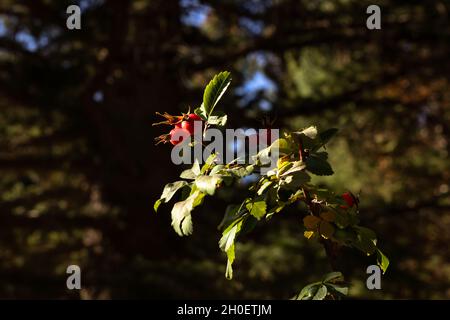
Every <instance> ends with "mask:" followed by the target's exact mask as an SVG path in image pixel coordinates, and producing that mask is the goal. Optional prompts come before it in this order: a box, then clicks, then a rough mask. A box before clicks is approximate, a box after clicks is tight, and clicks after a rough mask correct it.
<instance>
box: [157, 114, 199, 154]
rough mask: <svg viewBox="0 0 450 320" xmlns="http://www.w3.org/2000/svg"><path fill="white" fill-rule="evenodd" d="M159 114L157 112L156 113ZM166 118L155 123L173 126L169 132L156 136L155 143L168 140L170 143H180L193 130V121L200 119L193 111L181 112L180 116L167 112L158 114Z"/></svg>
mask: <svg viewBox="0 0 450 320" xmlns="http://www.w3.org/2000/svg"><path fill="white" fill-rule="evenodd" d="M158 114H159V113H158ZM159 115H161V116H163V117H164V118H166V119H167V120H166V121H163V122H159V123H155V125H156V124H168V125H171V126H173V128H172V130H170V132H169V134H164V135H161V136H159V137H157V138H156V140H157V144H158V143H161V142H164V143H166V142H170V143H171V144H172V145H174V146H175V145H177V144H179V143H181V142H182V141H183V140H184V138H185V137H190V136H192V135H193V134H194V131H195V121H202V118H200V117H199V116H198V115H196V114H195V113H188V114H183V115H182V116H171V115H169V114H168V113H164V114H159Z"/></svg>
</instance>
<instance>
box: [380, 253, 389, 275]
mask: <svg viewBox="0 0 450 320" xmlns="http://www.w3.org/2000/svg"><path fill="white" fill-rule="evenodd" d="M377 263H378V265H379V266H380V268H381V270H383V274H384V273H386V270H387V268H388V267H389V259H388V257H386V256H385V255H384V254H383V252H381V250H380V249H377Z"/></svg>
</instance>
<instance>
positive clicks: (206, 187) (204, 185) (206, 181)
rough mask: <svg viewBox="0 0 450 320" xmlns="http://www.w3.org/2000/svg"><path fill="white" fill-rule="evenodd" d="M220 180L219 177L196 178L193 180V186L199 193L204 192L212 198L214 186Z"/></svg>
mask: <svg viewBox="0 0 450 320" xmlns="http://www.w3.org/2000/svg"><path fill="white" fill-rule="evenodd" d="M220 180H221V179H220V177H219V176H198V177H197V178H196V179H195V185H196V186H197V188H198V190H200V191H201V192H205V193H207V194H209V195H211V196H212V195H214V192H215V191H216V186H217V184H218V183H219V182H220Z"/></svg>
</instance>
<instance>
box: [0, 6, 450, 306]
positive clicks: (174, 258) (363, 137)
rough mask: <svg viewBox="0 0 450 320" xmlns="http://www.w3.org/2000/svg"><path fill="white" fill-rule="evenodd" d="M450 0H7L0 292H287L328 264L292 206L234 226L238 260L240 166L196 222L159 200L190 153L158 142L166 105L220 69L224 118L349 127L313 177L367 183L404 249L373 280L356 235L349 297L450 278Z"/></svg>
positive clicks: (369, 203)
mask: <svg viewBox="0 0 450 320" xmlns="http://www.w3.org/2000/svg"><path fill="white" fill-rule="evenodd" d="M70 4H79V5H80V7H81V9H82V20H81V26H82V29H81V30H72V31H69V30H68V29H67V28H66V18H67V16H68V15H67V14H66V8H67V6H68V5H70ZM370 4H377V5H379V6H380V7H381V12H382V30H373V31H370V30H368V29H367V28H366V19H367V17H368V14H366V8H367V7H368V6H369V5H370ZM449 14H450V1H447V0H428V1H415V0H396V1H393V0H392V1H388V0H384V1H383V0H380V1H365V0H358V1H356V0H333V1H331V0H314V1H312V0H308V1H306V0H304V1H303V0H302V1H300V0H260V1H258V0H247V1H237V0H217V1H203V0H135V1H129V0H122V1H112V0H109V1H108V0H83V1H62V0H58V1H56V0H23V1H12V0H1V1H0V298H58V299H77V298H83V299H105V298H239V299H240V298H279V299H285V298H290V297H292V296H293V295H294V294H295V293H297V292H298V291H299V290H300V289H301V288H302V287H303V286H304V285H306V284H308V283H309V282H312V281H317V280H318V279H320V277H321V276H322V275H323V274H324V273H326V272H329V271H330V269H329V266H328V264H327V260H326V257H325V254H324V252H323V249H322V248H321V247H320V246H318V245H314V244H312V245H311V244H310V243H307V242H306V241H305V240H304V238H303V233H302V224H301V220H300V219H299V215H298V214H297V215H296V212H295V211H296V208H290V209H289V210H287V211H285V212H283V213H282V215H283V216H280V217H278V219H273V220H271V221H270V222H269V223H266V224H261V225H259V226H258V227H257V228H256V230H255V232H254V234H252V235H251V236H248V237H245V238H242V239H241V244H240V245H239V246H238V247H237V260H236V264H235V277H234V279H233V280H232V281H228V280H226V279H225V277H224V272H225V265H226V258H225V256H224V254H223V253H221V252H220V250H219V248H218V245H217V241H218V240H219V233H218V231H217V225H218V224H219V222H220V220H221V218H222V216H223V214H224V211H225V207H226V205H227V204H228V203H230V202H237V201H238V200H239V199H240V198H241V197H242V192H243V191H242V190H243V189H242V188H241V187H239V186H237V187H236V188H235V189H234V191H233V192H232V193H221V194H219V195H220V197H219V199H218V200H217V199H216V200H211V199H208V200H207V201H205V205H204V206H203V207H201V208H198V209H196V210H195V212H194V225H195V232H194V234H193V235H192V236H191V237H188V238H180V237H178V236H177V235H176V234H175V232H174V231H173V229H172V228H171V226H170V206H168V205H167V206H161V209H160V212H158V214H154V212H153V209H152V206H153V202H154V201H155V200H156V199H157V198H158V197H159V195H160V193H161V190H162V186H163V185H164V184H165V183H167V182H170V181H173V180H174V179H176V177H177V176H178V174H179V173H180V172H181V170H182V169H183V168H181V167H176V166H174V165H173V164H172V163H171V161H170V146H168V145H164V146H158V147H157V148H156V147H155V146H154V145H153V138H154V137H155V136H157V135H160V134H162V133H164V130H163V129H162V128H160V127H152V126H151V123H152V122H155V121H156V120H157V117H156V116H155V111H167V112H169V113H172V114H176V113H180V112H181V111H184V112H186V110H187V107H188V106H192V107H197V106H198V104H199V103H200V102H201V99H202V92H203V88H204V86H205V85H206V84H207V83H208V81H209V80H210V78H211V77H212V76H213V75H214V74H215V73H216V72H217V71H220V70H229V71H231V72H232V75H233V82H232V86H231V90H230V91H229V93H228V94H227V96H226V97H225V98H224V99H223V100H222V101H221V103H220V108H223V110H224V111H226V112H227V113H228V115H229V119H230V122H229V127H255V128H258V127H261V124H260V121H259V119H261V118H262V117H263V116H265V115H270V116H271V117H273V118H276V119H277V124H276V127H277V126H278V127H285V128H293V129H298V128H301V127H304V126H307V125H311V124H317V125H318V126H319V127H320V128H329V127H338V128H340V132H339V136H338V138H336V139H335V140H333V141H332V143H331V144H330V150H329V151H330V155H331V163H332V165H333V167H334V170H335V172H336V174H335V175H334V176H332V177H327V178H321V179H318V181H319V182H320V183H323V184H324V185H326V186H329V187H331V188H333V189H334V190H335V191H336V192H344V191H345V190H346V188H348V189H350V190H351V191H353V192H355V193H358V192H361V219H362V221H363V224H365V225H367V226H370V227H371V228H373V229H374V230H375V231H376V232H377V234H378V235H379V238H380V240H379V241H380V245H381V248H383V249H384V252H385V253H386V254H387V255H388V256H389V258H390V260H391V266H390V268H389V270H388V272H387V273H386V275H385V276H384V277H383V281H382V290H379V291H377V290H375V291H368V290H367V289H365V279H366V274H365V268H366V266H367V265H369V264H372V263H373V260H372V259H370V258H369V259H367V258H366V257H363V256H361V254H360V253H359V252H358V251H356V250H355V251H352V252H349V255H348V257H347V258H346V260H347V261H348V262H350V263H347V265H346V270H345V272H346V274H347V275H349V277H350V278H349V280H351V281H353V286H352V287H351V289H350V296H351V297H353V298H368V299H377V298H381V299H391V298H396V299H405V298H406V299H408V298H425V299H437V298H441V299H442V298H443V299H448V298H450V250H449V248H448V244H449V240H450V233H449V230H450V193H449V192H450V189H449V188H450V186H449V183H450V161H449V152H450V108H449V106H450V105H449V104H450V90H449V75H450V63H449V57H450V24H449ZM70 264H78V265H80V266H81V269H82V288H83V289H82V290H81V291H76V290H75V291H69V290H67V289H66V285H65V284H66V277H67V275H66V273H65V271H66V267H67V266H68V265H70Z"/></svg>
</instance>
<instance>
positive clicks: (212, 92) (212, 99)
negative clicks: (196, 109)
mask: <svg viewBox="0 0 450 320" xmlns="http://www.w3.org/2000/svg"><path fill="white" fill-rule="evenodd" d="M230 82H231V74H230V72H228V71H223V72H220V73H219V74H217V75H216V76H214V78H213V79H212V80H211V81H210V82H209V83H208V85H207V86H206V88H205V91H204V93H203V103H202V106H201V107H200V109H201V113H202V114H205V115H206V116H207V117H208V121H209V116H210V115H211V113H212V112H213V110H214V107H215V106H216V105H217V102H218V101H219V100H220V98H221V97H222V95H223V94H224V93H225V91H226V90H227V88H228V86H229V85H230Z"/></svg>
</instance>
